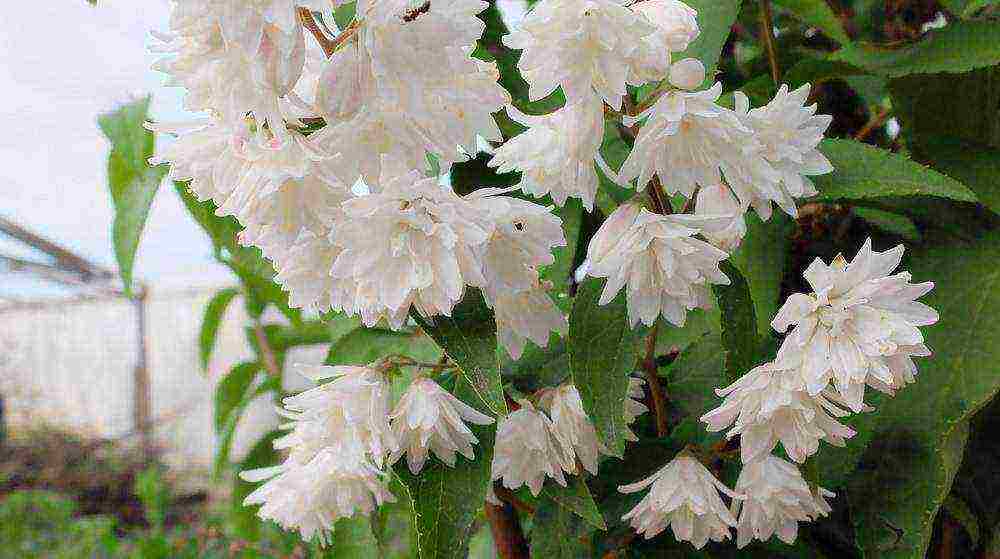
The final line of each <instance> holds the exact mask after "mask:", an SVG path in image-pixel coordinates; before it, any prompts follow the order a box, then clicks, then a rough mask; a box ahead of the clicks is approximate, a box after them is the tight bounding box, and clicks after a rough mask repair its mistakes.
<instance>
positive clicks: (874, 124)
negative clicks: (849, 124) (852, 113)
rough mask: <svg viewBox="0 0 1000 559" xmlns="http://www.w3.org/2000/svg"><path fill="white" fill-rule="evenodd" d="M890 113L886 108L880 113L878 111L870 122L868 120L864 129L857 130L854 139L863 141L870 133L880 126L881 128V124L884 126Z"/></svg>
mask: <svg viewBox="0 0 1000 559" xmlns="http://www.w3.org/2000/svg"><path fill="white" fill-rule="evenodd" d="M891 113H892V109H888V108H887V109H882V110H881V111H879V113H878V114H877V115H875V116H873V117H872V118H871V120H869V121H868V123H867V124H865V125H864V127H862V128H861V130H858V133H857V134H855V135H854V139H855V140H858V141H859V142H860V141H862V140H864V139H865V138H867V137H868V136H869V135H871V133H872V132H874V131H875V130H877V129H878V128H879V127H880V126H882V125H883V124H885V121H886V119H888V118H889V115H890V114H891Z"/></svg>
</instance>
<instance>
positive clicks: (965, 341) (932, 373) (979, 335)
mask: <svg viewBox="0 0 1000 559" xmlns="http://www.w3.org/2000/svg"><path fill="white" fill-rule="evenodd" d="M998 259H1000V232H992V233H990V234H988V235H987V236H985V237H984V238H982V239H980V240H979V241H978V242H976V243H972V244H964V243H963V244H951V245H943V246H936V247H932V248H928V249H925V250H921V251H919V252H915V253H914V254H913V255H911V258H910V261H911V262H912V264H911V265H910V271H911V272H912V274H913V277H914V278H915V281H924V280H928V279H933V280H934V281H935V284H936V286H935V289H934V291H932V292H931V293H930V294H929V295H928V296H927V297H925V299H924V300H925V302H926V303H927V304H928V305H930V306H931V307H933V308H935V309H937V311H938V312H939V313H940V315H941V320H940V322H938V323H937V324H935V325H933V326H929V327H926V329H925V337H926V339H927V344H928V346H929V347H930V348H931V349H932V350H934V351H935V355H934V356H933V357H932V358H928V359H920V360H919V361H918V363H917V366H918V368H919V370H920V374H919V376H918V377H917V381H916V383H915V384H913V385H911V386H908V387H906V388H904V389H903V390H901V391H900V392H899V393H898V394H897V395H896V396H895V397H894V398H888V397H884V396H882V395H876V394H872V396H871V397H870V398H868V399H869V400H870V403H871V404H872V405H873V406H874V407H875V408H876V410H877V411H876V412H874V413H870V414H863V415H861V416H858V417H857V421H855V422H854V425H855V426H856V427H857V428H858V429H859V430H860V431H862V432H863V433H864V434H865V435H866V436H867V438H868V439H869V440H870V441H871V446H870V448H869V451H868V452H867V453H866V454H865V459H864V460H862V462H861V466H860V468H859V470H858V471H857V472H856V473H855V475H854V476H853V478H852V481H851V483H850V484H849V495H848V496H849V500H850V503H851V516H852V518H854V520H855V525H856V526H857V527H858V531H859V533H858V536H859V537H858V543H859V545H860V546H861V548H862V549H864V550H865V551H866V552H868V553H871V554H874V555H873V556H878V557H880V558H881V557H884V558H888V559H892V558H896V557H923V554H924V551H925V550H926V548H927V545H928V542H929V541H930V537H931V527H932V524H933V520H934V516H935V514H936V513H937V510H938V508H939V507H940V506H941V503H942V502H943V500H944V498H945V496H946V495H947V494H948V490H949V488H950V487H951V481H952V478H953V477H954V474H955V470H956V469H957V467H958V462H959V461H960V460H961V456H962V454H961V449H962V448H963V447H964V441H965V438H966V435H967V431H968V428H967V426H968V419H969V418H970V417H971V416H972V415H973V414H974V413H976V412H977V411H978V410H979V409H981V408H982V407H983V406H985V405H986V403H987V402H989V401H990V400H991V399H992V398H993V397H994V396H995V395H996V394H997V392H998V390H1000V376H998V375H997V374H995V371H996V363H997V362H998V361H1000V323H998V322H997V321H996V320H995V317H996V316H997V314H998V313H1000V268H997V266H996V265H995V263H996V262H997V261H998ZM861 434H862V433H859V436H860V435H861ZM852 442H853V441H852ZM829 450H831V451H833V452H829V453H830V454H833V453H839V454H840V456H839V457H838V460H839V461H845V462H846V461H853V460H855V459H856V458H855V457H856V455H857V454H858V449H857V447H856V446H853V445H851V444H849V446H848V448H847V449H843V450H841V449H829ZM844 450H846V451H847V452H844ZM824 453H826V452H824ZM824 453H821V454H824ZM823 475H825V474H824V473H823V472H822V471H821V479H825V477H822V476H823Z"/></svg>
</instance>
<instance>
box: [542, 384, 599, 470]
mask: <svg viewBox="0 0 1000 559" xmlns="http://www.w3.org/2000/svg"><path fill="white" fill-rule="evenodd" d="M538 405H539V406H540V407H542V408H543V409H545V410H546V411H547V412H548V413H549V417H551V418H552V430H553V431H554V432H555V434H556V436H557V437H560V438H562V440H563V441H564V442H565V443H566V444H568V445H569V446H570V447H572V448H573V450H574V451H575V452H576V457H577V458H579V459H580V463H581V464H583V467H584V468H586V470H587V471H588V472H590V473H591V474H593V475H595V476H596V475H597V459H598V457H599V456H600V454H601V452H602V445H601V443H600V441H599V440H598V439H597V431H596V430H595V429H594V424H593V423H591V421H590V418H589V417H587V412H585V411H584V410H583V401H582V400H581V399H580V393H579V392H578V391H577V390H576V386H574V385H572V384H564V385H562V386H559V387H556V388H545V389H543V390H542V393H541V396H539V398H538Z"/></svg>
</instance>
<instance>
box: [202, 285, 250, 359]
mask: <svg viewBox="0 0 1000 559" xmlns="http://www.w3.org/2000/svg"><path fill="white" fill-rule="evenodd" d="M239 294H240V292H239V290H238V289H236V288H235V287H227V288H225V289H220V290H219V291H218V292H217V293H216V294H215V295H213V296H212V298H211V300H209V301H208V305H206V306H205V315H204V316H203V317H202V319H201V329H200V330H199V331H198V356H199V357H200V359H201V368H202V369H204V370H207V369H208V362H209V360H210V359H211V358H212V350H213V349H214V348H215V339H216V337H217V336H218V335H219V327H220V326H221V325H222V317H223V315H225V314H226V309H227V308H229V303H230V302H232V300H233V299H234V298H235V297H236V296H237V295H239Z"/></svg>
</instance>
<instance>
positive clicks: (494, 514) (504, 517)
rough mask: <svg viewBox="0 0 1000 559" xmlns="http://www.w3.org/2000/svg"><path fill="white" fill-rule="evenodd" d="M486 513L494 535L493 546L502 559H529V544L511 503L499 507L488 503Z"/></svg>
mask: <svg viewBox="0 0 1000 559" xmlns="http://www.w3.org/2000/svg"><path fill="white" fill-rule="evenodd" d="M485 512H486V520H488V521H489V523H490V532H492V533H493V546H494V547H495V548H496V550H497V555H498V556H499V557H500V559H527V558H528V542H527V540H525V539H524V532H523V531H522V530H521V523H520V521H519V520H518V518H517V511H515V510H514V507H513V506H512V505H511V504H510V503H504V504H503V505H502V506H499V507H498V506H496V505H491V504H490V503H486V510H485Z"/></svg>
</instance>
